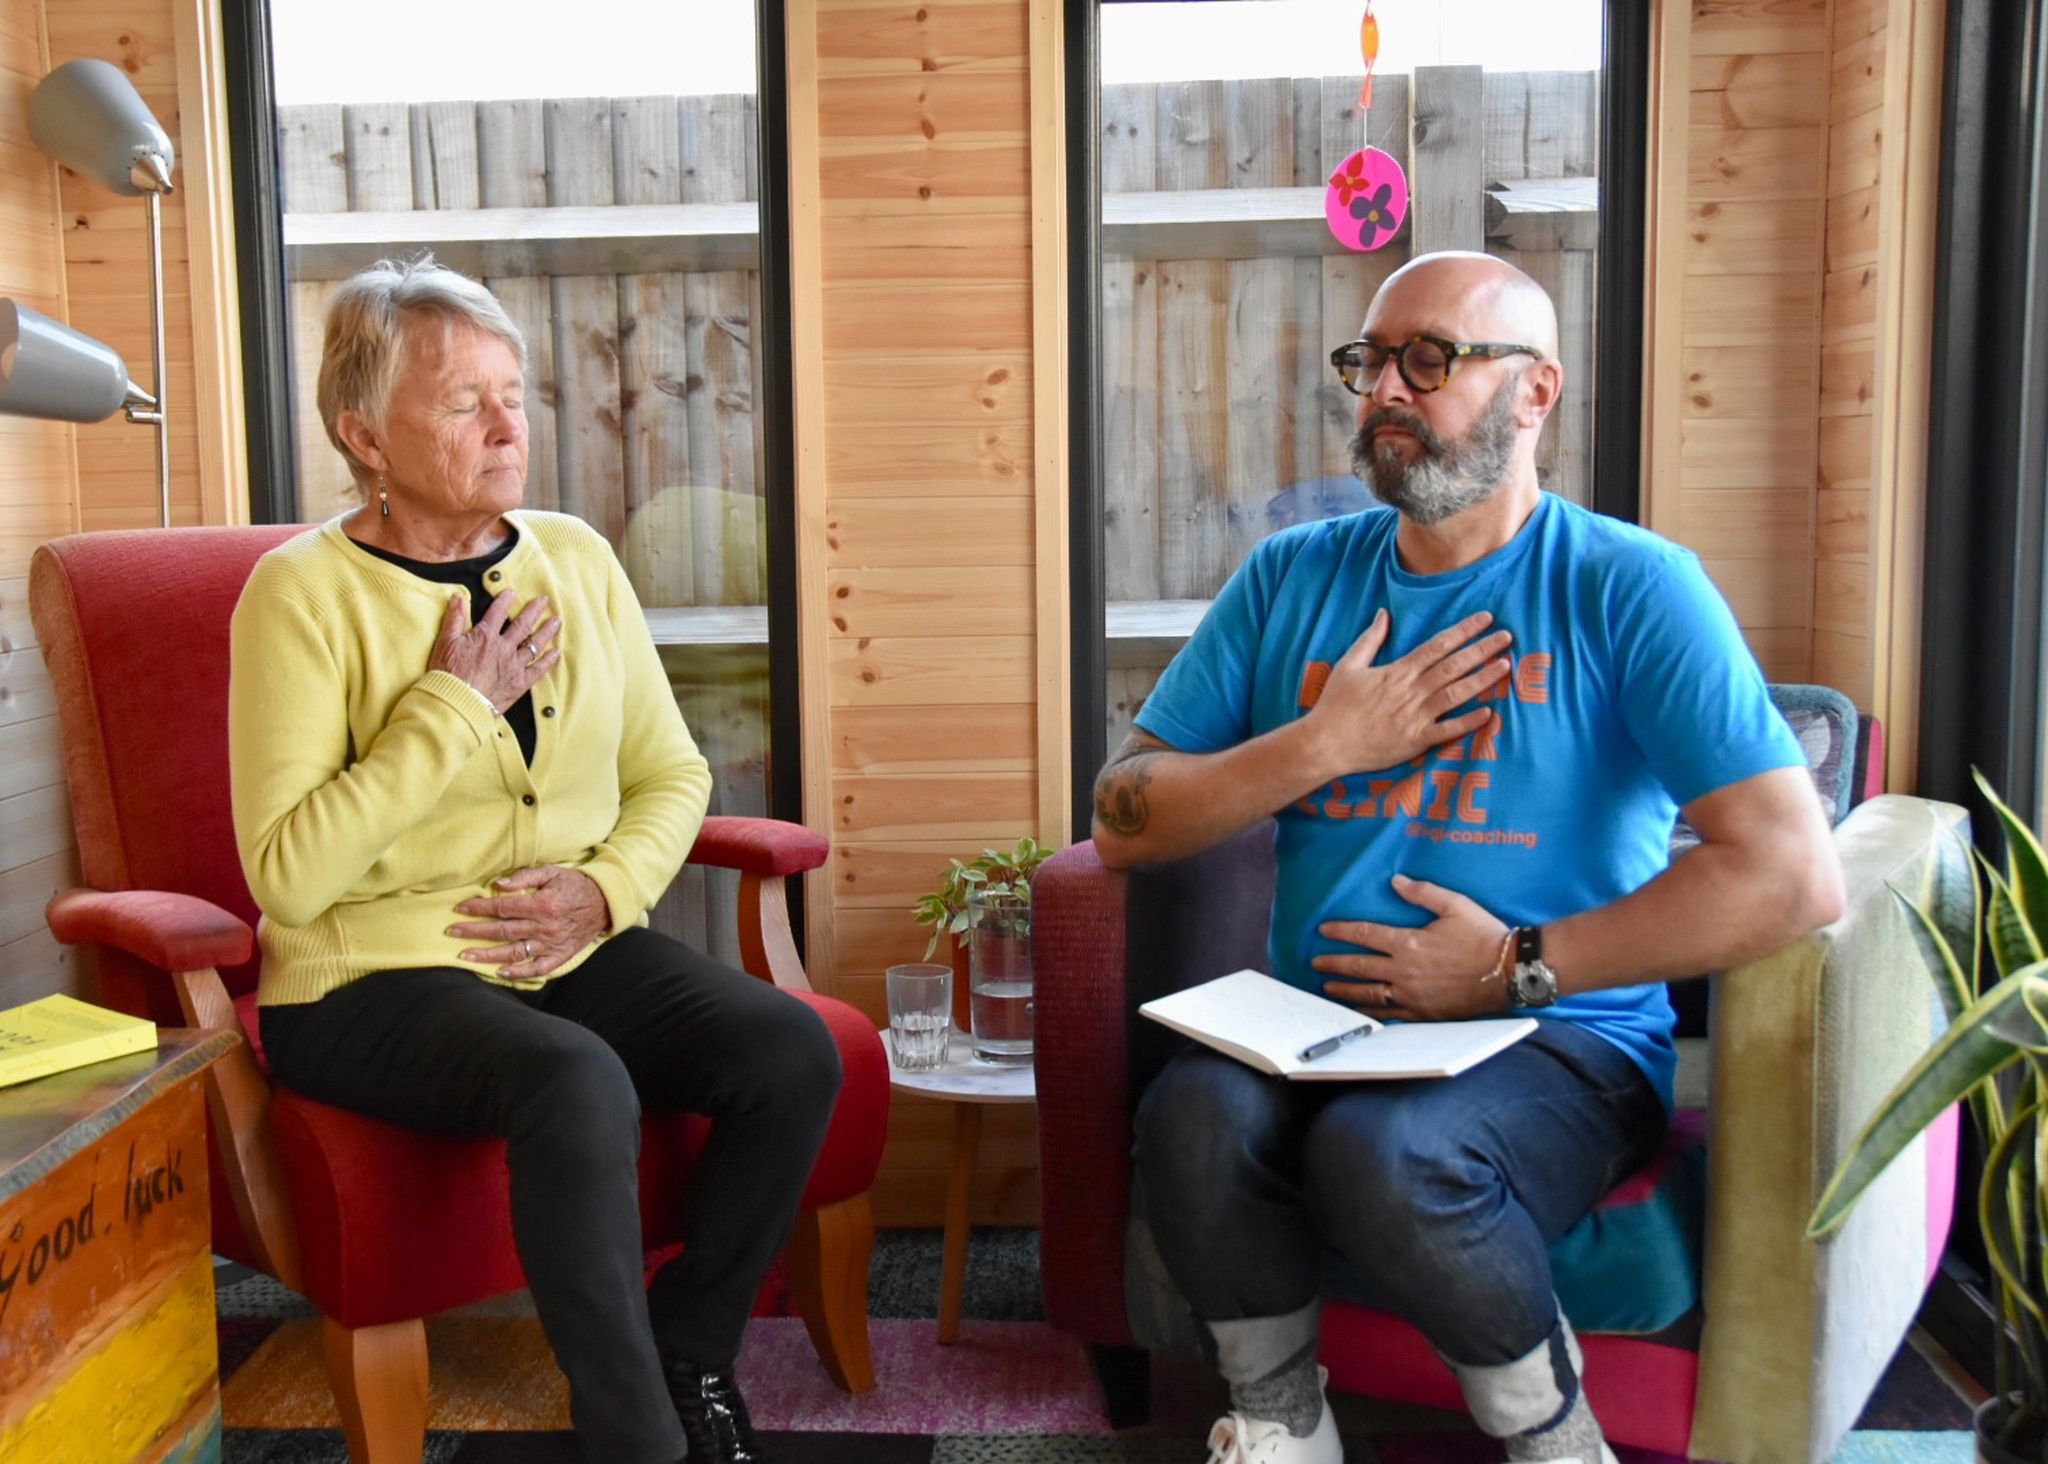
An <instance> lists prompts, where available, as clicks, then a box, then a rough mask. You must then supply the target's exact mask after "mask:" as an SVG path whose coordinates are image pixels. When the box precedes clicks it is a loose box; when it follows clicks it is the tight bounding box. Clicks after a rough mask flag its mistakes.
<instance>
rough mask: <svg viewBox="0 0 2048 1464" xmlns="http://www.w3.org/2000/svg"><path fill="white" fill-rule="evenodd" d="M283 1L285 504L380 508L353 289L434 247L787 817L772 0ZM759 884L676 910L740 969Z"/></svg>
mask: <svg viewBox="0 0 2048 1464" xmlns="http://www.w3.org/2000/svg"><path fill="white" fill-rule="evenodd" d="M523 13H524V14H525V15H526V17H527V20H526V23H522V24H517V25H513V24H504V23H496V22H494V23H492V24H485V25H479V24H478V23H477V21H476V18H475V16H473V15H471V14H470V13H468V12H467V11H464V10H462V9H461V8H460V7H448V6H425V7H422V6H418V5H415V4H409V3H406V0H361V3H358V4H355V5H351V6H347V7H342V8H340V9H335V8H332V7H318V6H310V5H305V4H302V3H285V0H279V3H277V4H275V5H273V6H272V8H271V10H270V12H269V15H268V20H269V29H270V36H271V55H270V61H271V67H272V74H273V77H274V102H275V122H276V129H277V130H276V137H277V164H278V165H277V179H276V182H277V188H278V192H279V201H280V204H281V210H282V245H283V253H284V260H285V286H284V294H285V298H286V302H287V304H286V309H285V311H284V317H285V318H284V333H285V334H286V336H287V337H288V342H289V344H288V348H287V349H288V351H289V358H288V359H289V366H290V369H289V387H288V395H289V401H288V402H287V403H282V404H272V405H273V408H274V409H275V410H278V411H279V412H280V413H282V414H286V415H288V416H289V423H290V442H291V455H292V457H293V458H294V459H295V469H294V471H293V472H292V473H291V475H290V482H289V483H288V484H287V485H285V486H286V488H287V489H288V490H289V492H288V495H279V496H283V497H285V498H286V505H285V506H284V507H283V508H281V509H280V511H279V512H280V516H283V515H284V514H285V513H286V512H289V513H290V514H292V515H293V516H296V517H298V518H300V519H306V520H317V519H324V518H327V517H330V516H332V515H334V514H336V513H339V512H341V511H343V510H344V509H346V508H348V507H350V506H352V505H353V504H354V503H355V502H356V498H355V495H354V489H353V486H352V484H351V481H350V478H349V474H348V471H347V469H346V467H345V465H344V464H343V462H342V459H341V458H340V456H339V455H338V454H337V453H336V452H335V451H334V449H333V448H332V447H331V446H330V445H329V444H328V442H327V438H326V434H325V432H324V430H323V429H322V426H321V423H320V418H319V413H318V411H317V408H316V406H315V400H314V390H315V378H316V375H317V368H318V363H319V355H320V347H321V321H322V318H323V312H324V310H325V308H326V304H327V301H328V300H329V298H330V297H331V296H332V294H333V292H334V289H335V287H336V283H337V282H338V281H339V280H341V279H343V278H345V277H346V276H347V275H349V274H351V273H352V272H354V271H355V270H357V269H360V268H362V267H363V266H364V265H367V264H369V263H372V262H374V261H375V260H377V259H379V258H383V257H387V256H388V257H405V256H412V255H416V254H419V253H421V252H424V251H426V250H431V251H432V252H433V253H434V254H435V256H436V257H437V258H439V259H440V260H441V261H442V262H443V263H445V264H448V265H451V266H453V267H455V268H458V269H461V270H463V271H465V272H466V273H470V274H473V275H476V276H478V277H480V278H482V279H483V280H484V281H485V283H486V284H488V285H489V286H490V288H491V289H492V290H493V291H494V292H495V293H496V294H497V296H498V298H499V299H500V300H501V301H502V302H503V303H504V305H505V307H506V309H507V310H508V311H509V313H510V314H511V316H512V318H513V319H514V321H516V322H517V324H518V325H519V327H520V329H521V331H522V332H523V333H524V335H525V337H526V343H527V351H528V356H529V359H530V363H531V364H530V372H529V376H530V379H529V382H528V393H527V417H528V425H529V431H530V443H531V453H530V476H529V479H528V483H527V490H526V502H527V504H528V506H529V507H534V508H545V509H559V510H563V511H566V512H569V513H574V514H576V515H578V516H579V517H581V518H583V519H585V520H587V521H588V522H589V523H591V524H592V525H593V526H595V527H596V528H597V529H598V530H599V531H601V532H602V533H603V534H604V535H605V537H606V538H608V539H609V540H610V541H611V543H612V545H613V546H614V548H615V549H617V551H618V553H619V556H620V558H621V560H622V561H623V562H624V563H625V566H626V569H627V572H628V574H629V575H630V576H631V578H632V581H633V584H634V588H635V589H636V591H637V592H638V594H639V596H640V599H641V601H642V603H643V605H644V606H645V607H646V611H647V618H648V622H649V624H650V626H651V628H652V630H653V634H654V637H655V640H656V641H657V643H658V644H659V645H660V647H661V653H662V659H663V661H664V663H665V664H666V665H667V667H668V671H669V676H670V680H671V682H672V684H673V686H674V688H675V693H676V698H677V701H678V702H679V704H680V705H681V707H682V710H683V714H684V716H685V718H686V719H687V720H688V722H689V725H690V728H691V731H692V732H693V733H694V735H695V737H696V739H697V742H698V744H699V746H700V747H701V748H702V749H703V751H704V754H705V756H706V757H707V758H708V759H709V760H710V762H711V767H712V772H713V775H714V777H715V780H716V781H715V787H714V792H713V794H712V802H711V808H712V811H713V812H714V813H741V814H760V813H765V812H766V811H767V808H768V775H769V761H768V743H769V703H770V693H769V687H770V680H769V663H768V652H767V642H768V627H767V619H768V617H767V609H766V605H767V600H768V595H767V593H766V585H767V577H768V544H769V534H768V529H767V523H768V518H769V512H768V502H767V478H768V474H767V473H765V472H764V470H763V467H762V463H763V449H764V433H763V432H762V431H761V430H760V429H759V426H758V424H757V412H756V407H757V404H758V403H760V402H761V401H762V399H763V396H764V391H763V387H762V381H761V370H760V359H761V354H762V353H761V352H760V351H758V350H757V348H756V341H757V337H756V324H755V323H756V320H757V319H758V318H759V315H760V308H761V300H760V290H761V286H760V271H759V257H760V255H759V228H758V224H757V212H758V210H757V205H756V199H757V197H758V189H757V179H758V175H759V171H760V169H759V158H758V153H759V148H758V146H757V141H756V139H757V135H758V129H757V121H758V119H757V115H756V98H755V95H754V92H755V76H756V66H755V56H754V48H755V29H756V16H755V11H754V0H693V3H692V4H690V5H688V6H664V5H657V4H652V3H648V0H584V3H580V4H578V5H576V6H573V7H561V6H527V7H524V9H523ZM736 889H737V876H735V875H731V874H729V873H727V872H725V871H704V870H699V869H694V868H692V869H686V870H685V871H684V873H683V876H682V877H681V878H680V879H679V880H678V881H677V883H676V884H675V886H674V887H672V889H671V890H670V892H669V894H668V896H667V897H666V898H665V899H664V901H663V902H662V904H661V906H660V908H659V909H658V910H657V911H656V912H655V923H656V925H657V926H658V927H660V928H662V929H665V930H667V931H668V932H669V933H671V934H674V935H677V936H679V937H681V938H683V939H685V940H687V941H689V942H690V943H691V944H693V945H695V946H697V947H698V948H699V949H703V950H706V951H709V952H710V953H712V954H714V955H717V956H719V957H722V958H724V959H726V960H729V961H733V962H735V963H736V962H737V960H738V955H739V952H738V948H737V944H736V942H735V938H734V933H733V931H734V923H733V918H732V915H733V906H734V902H735V895H736Z"/></svg>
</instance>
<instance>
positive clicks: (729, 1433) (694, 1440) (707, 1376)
mask: <svg viewBox="0 0 2048 1464" xmlns="http://www.w3.org/2000/svg"><path fill="white" fill-rule="evenodd" d="M662 1374H663V1376H664V1377H665V1378H667V1380H668V1395H669V1397H670V1398H672V1399H674V1400H675V1405H676V1417H678V1418H680V1419H681V1420H682V1421H683V1438H684V1439H685V1440H686V1441H687V1442H688V1443H689V1445H690V1452H689V1454H688V1455H687V1456H685V1457H686V1460H687V1464H766V1461H767V1458H768V1456H767V1455H766V1454H764V1453H762V1452H761V1445H760V1443H759V1442H758V1441H757V1440H756V1439H755V1438H754V1425H753V1423H752V1421H751V1420H749V1419H748V1417H747V1400H746V1399H744V1398H742V1397H741V1396H740V1390H739V1385H738V1384H737V1383H735V1382H734V1381H733V1376H732V1369H731V1368H729V1367H717V1368H713V1367H699V1366H697V1364H695V1363H693V1362H683V1361H680V1360H677V1359H669V1360H667V1361H664V1362H663V1364H662Z"/></svg>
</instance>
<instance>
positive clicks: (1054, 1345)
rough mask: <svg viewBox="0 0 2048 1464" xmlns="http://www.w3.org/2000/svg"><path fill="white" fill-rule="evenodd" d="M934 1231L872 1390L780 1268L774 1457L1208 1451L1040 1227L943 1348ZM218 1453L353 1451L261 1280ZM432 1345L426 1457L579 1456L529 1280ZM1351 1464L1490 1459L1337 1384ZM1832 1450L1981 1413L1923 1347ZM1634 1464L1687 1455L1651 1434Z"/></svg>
mask: <svg viewBox="0 0 2048 1464" xmlns="http://www.w3.org/2000/svg"><path fill="white" fill-rule="evenodd" d="M939 1249H940V1247H939V1237H938V1234H937V1232H935V1231H892V1232H885V1233H884V1234H883V1235H882V1236H881V1237H879V1239H878V1242H877V1247H876V1255H875V1263H874V1266H873V1269H872V1272H871V1279H870V1303H869V1313H870V1316H871V1317H872V1318H874V1321H873V1323H872V1339H873V1345H874V1353H875V1371H876V1376H877V1379H878V1382H879V1386H878V1387H877V1388H876V1390H875V1391H874V1392H873V1393H870V1394H867V1395H864V1396H862V1397H859V1398H854V1397H849V1396H848V1395H846V1394H844V1393H841V1392H839V1391H838V1390H837V1389H836V1388H834V1387H833V1386H832V1385H831V1383H830V1382H829V1381H828V1380H827V1379H826V1378H825V1376H824V1373H823V1372H822V1370H821V1369H820V1368H819V1367H818V1365H817V1360H816V1356H815V1354H814V1353H813V1352H812V1350H811V1345H810V1339H809V1337H808V1336H807V1335H806V1333H805V1331H804V1327H803V1323H802V1322H801V1321H800V1320H798V1319H797V1318H795V1317H793V1316H790V1315H788V1309H789V1308H788V1303H787V1297H786V1294H785V1292H784V1290H783V1288H782V1287H781V1285H780V1284H779V1279H778V1278H771V1281H770V1284H769V1285H768V1286H767V1287H765V1288H764V1290H763V1293H762V1301H761V1304H760V1306H759V1308H758V1310H759V1311H760V1312H761V1313H763V1314H762V1315H759V1316H757V1317H756V1319H755V1320H754V1322H753V1323H751V1324H750V1326H749V1328H748V1332H747V1340H746V1345H745V1348H744V1350H743V1351H742V1353H741V1357H740V1366H739V1371H740V1381H741V1387H742V1389H743V1390H744V1391H745V1393H746V1396H747V1400H748V1403H749V1406H750V1407H751V1409H752V1411H753V1415H754V1418H755V1421H756V1423H757V1425H759V1426H760V1427H761V1428H762V1429H763V1430H764V1431H767V1432H772V1433H773V1434H774V1438H773V1440H772V1443H773V1449H774V1454H773V1457H774V1459H775V1460H776V1464H826V1461H830V1464H1184V1461H1185V1464H1195V1461H1199V1459H1200V1458H1201V1457H1202V1449H1201V1446H1200V1445H1201V1440H1202V1439H1203V1437H1204V1436H1205V1435H1206V1433H1207V1430H1208V1426H1209V1423H1210V1422H1211V1421H1212V1420H1213V1419H1214V1418H1215V1417H1216V1415H1217V1414H1218V1413H1219V1412H1221V1411H1222V1406H1221V1405H1222V1403H1223V1392H1222V1388H1221V1385H1220V1384H1219V1383H1217V1381H1216V1380H1215V1378H1214V1377H1213V1376H1210V1375H1207V1374H1206V1373H1203V1372H1201V1371H1199V1370H1195V1369H1191V1368H1187V1367H1185V1366H1182V1365H1179V1364H1176V1363H1174V1362H1172V1361H1171V1360H1169V1359H1161V1360H1160V1361H1159V1363H1158V1364H1157V1365H1156V1367H1155V1381H1154V1390H1153V1397H1154V1402H1153V1418H1152V1421H1151V1422H1150V1423H1149V1424H1148V1425H1147V1426H1146V1427H1145V1428H1143V1429H1140V1430H1133V1431H1128V1432H1125V1433H1121V1434H1113V1433H1112V1432H1111V1431H1110V1428H1109V1425H1108V1422H1107V1420H1106V1419H1105V1418H1104V1417H1103V1415H1102V1409H1101V1403H1100V1398H1099V1394H1098V1392H1097V1389H1096V1385H1095V1380H1094V1377H1093V1374H1092V1373H1091V1371H1090V1369H1089V1367H1088V1363H1087V1359H1086V1356H1085V1354H1084V1352H1083V1350H1082V1348H1081V1346H1080V1344H1079V1343H1077V1342H1075V1341H1073V1340H1072V1339H1071V1338H1067V1337H1064V1336H1062V1335H1060V1334H1058V1333H1056V1332H1054V1331H1053V1330H1052V1329H1050V1328H1049V1327H1047V1326H1046V1325H1045V1323H1044V1321H1043V1319H1042V1312H1041V1309H1040V1305H1039V1298H1038V1281H1037V1277H1038V1255H1037V1234H1036V1232H1035V1231H1028V1230H1017V1231H991V1232H983V1233H981V1234H978V1235H977V1236H976V1237H975V1242H974V1245H973V1247H972V1249H971V1251H970V1253H969V1263H968V1278H967V1286H966V1298H967V1321H966V1323H965V1325H964V1326H963V1328H962V1335H961V1339H960V1341H959V1342H958V1343H957V1344H955V1345H953V1346H950V1347H948V1346H941V1345H940V1344H939V1342H938V1340H937V1337H936V1334H935V1333H936V1329H935V1327H934V1324H933V1321H932V1318H933V1317H934V1316H935V1315H936V1312H937V1300H938V1298H937V1288H938V1280H937V1278H938V1274H939ZM218 1279H219V1283H220V1286H219V1297H220V1344H221V1375H222V1378H223V1384H222V1413H223V1417H224V1421H225V1423H226V1426H227V1431H226V1436H225V1441H224V1444H225V1447H224V1450H223V1454H222V1458H223V1461H224V1464H345V1461H346V1459H347V1452H346V1450H345V1448H344V1447H343V1444H342V1440H341V1435H340V1433H339V1432H338V1431H337V1428H336V1420H335V1415H334V1404H333V1400H332V1398H331V1397H330V1396H329V1394H328V1391H327V1385H326V1380H325V1378H324V1376H323V1375H322V1372H321V1366H320V1347H319V1324H318V1322H317V1320H316V1319H315V1318H314V1316H313V1313H312V1311H311V1309H310V1308H309V1307H307V1306H306V1304H305V1303H304V1302H303V1301H301V1300H300V1299H299V1298H298V1297H296V1296H293V1295H292V1294H291V1293H289V1292H287V1291H285V1290H284V1289H283V1288H281V1287H279V1286H278V1285H276V1283H274V1282H272V1281H270V1280H268V1279H267V1278H265V1277H261V1276H255V1275H253V1274H251V1273H248V1272H245V1271H240V1270H239V1268H233V1267H226V1266H224V1267H223V1269H222V1271H221V1274H220V1276H219V1278H218ZM428 1345H429V1348H430V1351H431V1353H432V1356H433V1373H432V1384H433V1386H432V1394H431V1397H430V1399H429V1404H428V1408H429V1428H430V1430H431V1431H430V1433H429V1435H428V1445H427V1451H426V1461H425V1464H581V1461H580V1459H579V1458H578V1455H577V1452H576V1448H575V1444H574V1441H573V1439H572V1438H571V1436H570V1435H569V1433H568V1432H567V1429H568V1406H567V1405H568V1399H567V1388H566V1386H565V1384H564V1383H563V1381H562V1377H561V1374H560V1373H559V1372H558V1371H557V1370H556V1369H555V1366H554V1363H553V1360H552V1357H551V1356H550V1354H549V1352H548V1349H547V1346H546V1342H545V1340H544V1339H543V1338H542V1336H541V1332H540V1326H539V1323H538V1322H537V1321H536V1320H535V1319H534V1317H533V1315H532V1309H531V1306H530V1304H529V1303H528V1301H527V1299H526V1298H525V1297H524V1296H517V1297H507V1298H503V1299H501V1300H499V1301H496V1302H492V1303H488V1304H486V1305H484V1306H480V1307H472V1308H466V1309H464V1310H462V1311H460V1312H453V1313H449V1314H447V1315H445V1316H442V1317H438V1318H435V1319H434V1320H432V1321H430V1322H429V1323H428ZM1333 1406H1334V1407H1335V1409H1336V1411H1337V1415H1338V1422H1339V1426H1340V1428H1341V1430H1342V1432H1343V1434H1344V1437H1345V1450H1346V1458H1347V1459H1348V1460H1350V1461H1353V1464H1497V1461H1498V1459H1499V1453H1498V1446H1497V1445H1495V1444H1492V1443H1491V1441H1489V1440H1487V1439H1484V1438H1482V1437H1480V1436H1478V1435H1476V1434H1474V1433H1473V1432H1472V1431H1471V1428H1470V1425H1469V1424H1468V1423H1467V1421H1466V1420H1465V1419H1464V1418H1463V1417H1462V1416H1459V1415H1455V1414H1447V1413H1441V1412H1438V1411H1435V1410H1431V1409H1421V1408H1412V1407H1404V1406H1401V1405H1394V1404H1384V1403H1378V1402H1375V1401H1372V1400H1369V1399H1362V1398H1351V1397H1344V1398H1339V1399H1335V1400H1333ZM1861 1422H1862V1425H1863V1427H1862V1428H1860V1429H1859V1431H1858V1432H1857V1433H1856V1434H1855V1435H1853V1436H1852V1437H1851V1439H1850V1441H1849V1443H1848V1444H1847V1445H1846V1446H1845V1448H1844V1449H1843V1450H1842V1451H1841V1452H1840V1453H1839V1454H1838V1455H1837V1456H1836V1464H1970V1461H1971V1459H1972V1457H1973V1455H1972V1450H1971V1448H1970V1445H1969V1437H1968V1434H1967V1432H1965V1431H1966V1430H1967V1429H1968V1427H1969V1410H1968V1408H1967V1406H1965V1405H1964V1403H1963V1402H1962V1401H1961V1400H1960V1399H1959V1398H1957V1397H1956V1395H1955V1394H1954V1393H1953V1392H1952V1391H1951V1390H1950V1389H1949V1388H1948V1387H1947V1385H1946V1384H1944V1383H1943V1382H1942V1381H1941V1379H1940V1378H1939V1377H1938V1376H1937V1375H1936V1374H1935V1372H1934V1371H1933V1369H1932V1368H1930V1367H1929V1366H1928V1364H1927V1363H1926V1362H1925V1361H1923V1360H1922V1359H1921V1358H1919V1357H1918V1356H1917V1355H1916V1354H1914V1353H1913V1352H1912V1351H1911V1350H1910V1349H1908V1350H1904V1351H1902V1352H1901V1354H1900V1356H1899V1358H1898V1359H1897V1360H1896V1361H1895V1362H1894V1364H1893V1366H1892V1369H1891V1371H1890V1373H1889V1374H1888V1375H1887V1377H1886V1379H1885V1382H1884V1384H1883V1385H1882V1386H1881V1387H1880V1389H1879V1391H1878V1394H1877V1396H1876V1398H1874V1399H1873V1400H1872V1403H1871V1406H1870V1407H1869V1409H1867V1410H1866V1412H1865V1415H1864V1418H1863V1419H1862V1421H1861ZM1619 1452H1620V1454H1621V1457H1622V1460H1623V1464H1676V1461H1671V1460H1669V1459H1668V1458H1667V1456H1663V1455H1656V1454H1649V1453H1645V1452H1643V1451H1641V1450H1634V1451H1630V1450H1622V1451H1619Z"/></svg>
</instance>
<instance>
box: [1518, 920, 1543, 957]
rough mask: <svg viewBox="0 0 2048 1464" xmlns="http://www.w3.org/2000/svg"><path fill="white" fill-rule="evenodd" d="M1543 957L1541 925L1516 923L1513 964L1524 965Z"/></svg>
mask: <svg viewBox="0 0 2048 1464" xmlns="http://www.w3.org/2000/svg"><path fill="white" fill-rule="evenodd" d="M1542 959H1543V927H1542V926H1540V925H1518V926H1516V927H1515V964H1516V965H1517V966H1520V965H1524V964H1526V963H1528V962H1530V961H1540V960H1542Z"/></svg>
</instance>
